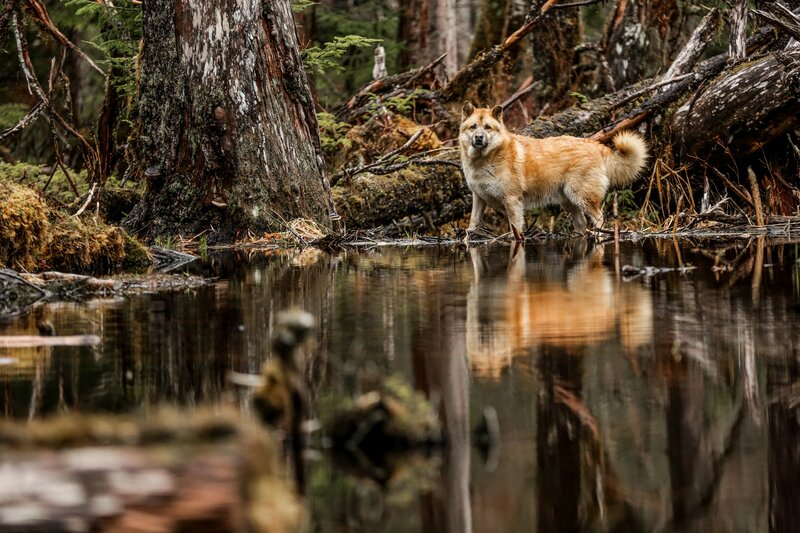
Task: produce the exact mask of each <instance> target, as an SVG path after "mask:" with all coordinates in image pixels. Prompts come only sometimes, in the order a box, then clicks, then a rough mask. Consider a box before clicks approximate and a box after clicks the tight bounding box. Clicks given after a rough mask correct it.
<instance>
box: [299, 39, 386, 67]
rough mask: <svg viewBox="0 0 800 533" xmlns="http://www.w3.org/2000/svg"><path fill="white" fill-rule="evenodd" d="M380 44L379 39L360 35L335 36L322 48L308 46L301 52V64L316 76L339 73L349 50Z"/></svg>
mask: <svg viewBox="0 0 800 533" xmlns="http://www.w3.org/2000/svg"><path fill="white" fill-rule="evenodd" d="M379 42H381V39H372V38H370V37H362V36H361V35H337V36H336V37H334V38H333V40H332V41H328V42H327V43H324V44H323V45H322V46H310V47H308V48H306V49H305V50H303V63H304V64H305V66H306V70H309V71H311V72H314V73H317V74H323V73H325V72H326V71H329V70H333V71H336V72H341V71H343V70H344V67H343V66H342V64H341V59H342V57H343V56H344V55H345V54H346V53H347V51H348V50H350V49H351V48H354V47H355V48H362V47H365V46H371V45H373V44H375V43H379Z"/></svg>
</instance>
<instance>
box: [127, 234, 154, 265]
mask: <svg viewBox="0 0 800 533" xmlns="http://www.w3.org/2000/svg"><path fill="white" fill-rule="evenodd" d="M123 236H124V239H125V258H124V259H123V262H122V266H124V267H126V268H141V267H146V266H149V265H150V264H152V262H153V261H152V257H151V256H150V251H149V250H148V248H147V247H146V246H145V245H143V244H142V243H140V242H139V241H138V240H137V239H136V238H135V237H131V236H130V235H128V234H127V233H124V235H123Z"/></svg>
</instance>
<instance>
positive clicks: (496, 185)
mask: <svg viewBox="0 0 800 533" xmlns="http://www.w3.org/2000/svg"><path fill="white" fill-rule="evenodd" d="M458 141H459V145H460V146H461V163H462V166H463V168H464V175H465V176H466V178H467V185H469V188H470V190H471V191H472V216H471V218H470V222H469V231H472V230H475V229H476V228H477V227H478V225H479V224H480V223H481V222H482V220H483V212H484V210H485V209H486V206H487V205H488V206H490V207H492V208H494V209H499V210H501V211H504V212H505V214H506V216H507V217H508V224H509V226H510V228H511V231H512V232H513V233H514V237H515V238H516V239H517V240H522V237H523V232H524V231H525V211H524V210H525V208H526V207H542V206H545V205H550V204H559V205H561V207H562V208H563V209H564V210H565V211H567V212H568V213H569V214H570V215H571V216H572V223H573V226H574V228H575V231H577V232H579V233H583V232H585V231H586V217H587V216H588V217H589V218H590V219H591V222H592V224H593V225H594V226H597V227H601V226H602V225H603V211H602V209H601V208H600V205H601V203H602V201H603V198H604V197H605V194H606V191H607V190H608V188H609V186H612V185H613V186H617V187H619V186H624V185H626V184H628V183H630V182H631V181H633V180H634V178H636V175H637V174H638V173H639V172H640V171H641V170H642V169H643V168H644V166H645V164H646V162H647V157H648V154H647V144H646V143H645V141H644V139H642V137H641V136H640V135H638V134H637V133H634V132H630V131H625V132H621V133H618V134H617V135H616V136H614V141H613V142H614V149H611V148H609V147H607V146H604V145H602V144H600V143H599V142H597V141H593V140H590V139H580V138H578V137H568V136H563V137H550V138H545V139H534V138H531V137H525V136H523V135H517V134H514V133H511V132H509V131H508V130H507V129H506V127H505V125H504V124H503V108H502V107H500V106H495V107H494V108H492V109H489V108H475V107H473V106H472V104H471V103H469V102H467V103H465V104H464V108H463V110H462V122H461V129H460V133H459V137H458Z"/></svg>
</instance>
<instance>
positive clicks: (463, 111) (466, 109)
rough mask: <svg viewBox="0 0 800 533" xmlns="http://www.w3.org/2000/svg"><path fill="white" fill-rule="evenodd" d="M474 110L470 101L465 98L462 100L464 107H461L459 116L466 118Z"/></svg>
mask: <svg viewBox="0 0 800 533" xmlns="http://www.w3.org/2000/svg"><path fill="white" fill-rule="evenodd" d="M473 111H475V106H473V105H472V102H470V101H469V100H467V101H466V102H464V107H462V108H461V118H467V117H468V116H470V115H471V114H472V112H473Z"/></svg>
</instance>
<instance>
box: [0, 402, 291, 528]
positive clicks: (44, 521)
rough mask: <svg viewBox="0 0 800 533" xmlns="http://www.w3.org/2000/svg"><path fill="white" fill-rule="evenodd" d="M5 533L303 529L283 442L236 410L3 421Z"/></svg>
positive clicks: (1, 508) (1, 516)
mask: <svg viewBox="0 0 800 533" xmlns="http://www.w3.org/2000/svg"><path fill="white" fill-rule="evenodd" d="M0 449H1V450H2V453H1V454H0V530H3V531H25V532H36V531H42V532H44V531H46V532H48V533H53V532H67V531H109V532H117V531H119V532H121V531H127V532H129V531H243V530H246V531H257V532H270V533H283V532H291V531H300V529H301V527H302V522H303V510H302V506H301V504H300V502H299V500H298V498H297V496H296V495H295V493H294V491H293V490H292V487H291V483H290V482H289V481H287V478H286V476H285V474H284V473H282V465H281V459H280V453H279V451H278V450H279V448H278V445H277V444H276V443H275V442H274V441H272V440H271V439H270V437H269V435H268V434H266V433H265V432H264V431H263V430H261V429H260V428H257V427H255V426H251V425H247V424H245V423H243V422H242V421H241V420H240V415H239V413H238V412H233V411H231V412H223V413H219V412H217V413H211V412H196V413H194V414H191V415H188V416H187V414H186V413H178V412H177V411H163V410H162V411H159V412H158V413H157V414H155V415H153V416H151V417H149V418H148V419H146V420H141V419H138V420H136V419H132V418H121V417H110V416H86V415H77V414H71V415H69V416H65V417H59V418H55V419H52V420H46V421H34V422H32V423H29V424H25V425H23V424H19V423H13V422H3V423H0Z"/></svg>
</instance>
